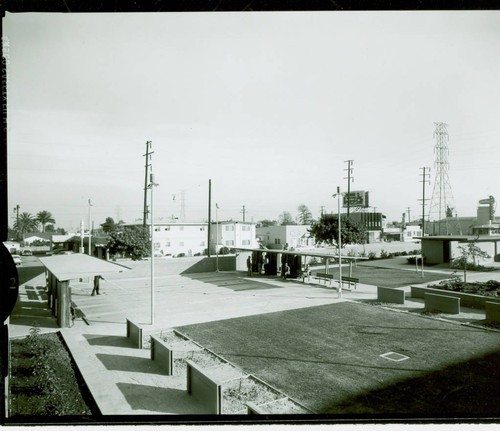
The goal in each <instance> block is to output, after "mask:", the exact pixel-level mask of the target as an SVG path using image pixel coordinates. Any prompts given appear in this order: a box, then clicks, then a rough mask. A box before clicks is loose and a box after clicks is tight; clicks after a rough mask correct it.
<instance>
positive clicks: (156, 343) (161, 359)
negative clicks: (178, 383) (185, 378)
mask: <svg viewBox="0 0 500 431" xmlns="http://www.w3.org/2000/svg"><path fill="white" fill-rule="evenodd" d="M151 360H152V361H156V362H158V363H159V364H160V365H161V367H162V368H164V369H165V370H166V372H167V376H172V375H173V374H174V351H173V350H171V349H170V348H169V347H168V345H167V344H166V343H165V341H163V340H162V339H161V338H158V337H156V336H154V335H152V336H151Z"/></svg>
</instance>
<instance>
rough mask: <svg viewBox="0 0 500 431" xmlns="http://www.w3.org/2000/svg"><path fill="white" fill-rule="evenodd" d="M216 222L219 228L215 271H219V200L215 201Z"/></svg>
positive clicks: (216, 241) (216, 242)
mask: <svg viewBox="0 0 500 431" xmlns="http://www.w3.org/2000/svg"><path fill="white" fill-rule="evenodd" d="M215 224H216V229H217V237H216V240H215V271H216V272H219V250H217V248H218V244H219V204H218V203H217V202H216V203H215Z"/></svg>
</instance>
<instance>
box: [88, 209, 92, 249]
mask: <svg viewBox="0 0 500 431" xmlns="http://www.w3.org/2000/svg"><path fill="white" fill-rule="evenodd" d="M91 206H92V203H91V202H90V199H89V256H92V251H91V250H92V247H91V244H92V229H91V226H92V223H91V222H90V220H91V210H90V207H91Z"/></svg>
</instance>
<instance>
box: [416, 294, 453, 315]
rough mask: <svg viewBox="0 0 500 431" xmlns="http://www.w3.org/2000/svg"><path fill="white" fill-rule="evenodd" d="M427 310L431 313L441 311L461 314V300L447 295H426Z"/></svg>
mask: <svg viewBox="0 0 500 431" xmlns="http://www.w3.org/2000/svg"><path fill="white" fill-rule="evenodd" d="M424 301H425V309H426V310H429V311H439V312H441V313H448V314H459V313H460V298H454V297H452V296H446V295H436V294H434V293H425V294H424Z"/></svg>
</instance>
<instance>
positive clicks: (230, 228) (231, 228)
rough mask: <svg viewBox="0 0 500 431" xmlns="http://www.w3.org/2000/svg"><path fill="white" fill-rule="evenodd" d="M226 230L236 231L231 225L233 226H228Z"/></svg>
mask: <svg viewBox="0 0 500 431" xmlns="http://www.w3.org/2000/svg"><path fill="white" fill-rule="evenodd" d="M226 230H227V231H228V230H234V226H232V225H231V226H226Z"/></svg>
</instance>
